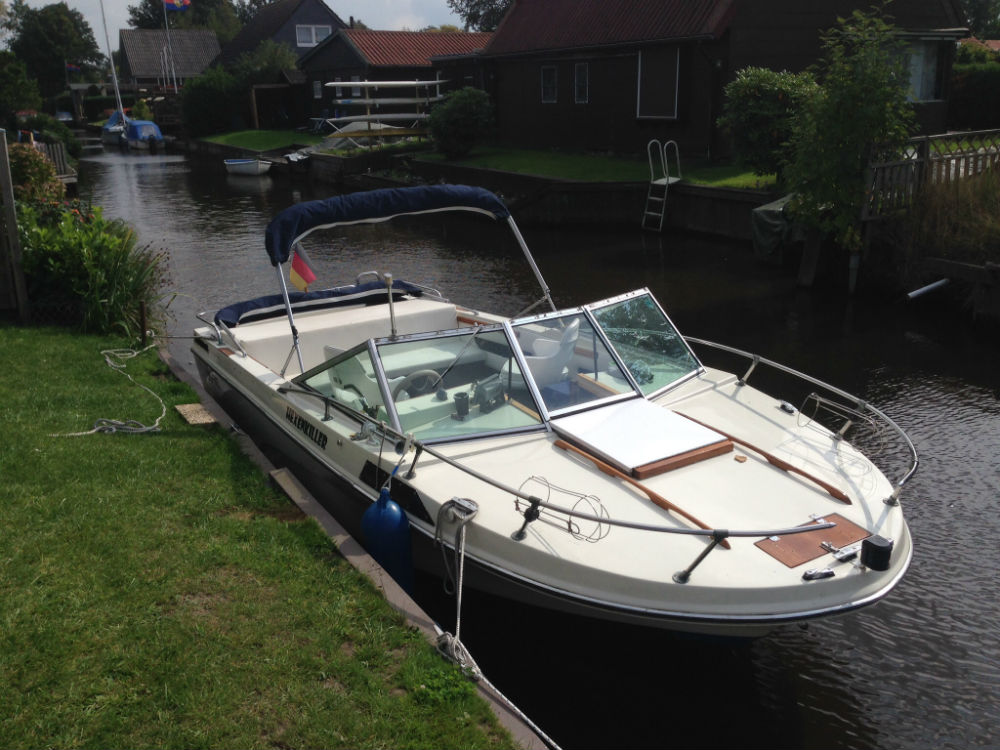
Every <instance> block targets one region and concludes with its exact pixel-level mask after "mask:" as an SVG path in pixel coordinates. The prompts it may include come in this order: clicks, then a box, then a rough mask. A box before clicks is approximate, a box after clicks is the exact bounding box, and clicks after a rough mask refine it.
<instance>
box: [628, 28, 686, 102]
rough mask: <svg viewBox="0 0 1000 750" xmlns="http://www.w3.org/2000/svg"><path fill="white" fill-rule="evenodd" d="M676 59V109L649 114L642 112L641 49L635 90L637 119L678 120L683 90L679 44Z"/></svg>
mask: <svg viewBox="0 0 1000 750" xmlns="http://www.w3.org/2000/svg"><path fill="white" fill-rule="evenodd" d="M675 55H676V56H675V59H674V111H673V114H668V115H648V114H643V113H642V83H643V78H642V50H639V71H638V73H639V74H638V76H637V78H638V81H637V87H636V91H635V117H636V119H637V120H676V119H677V107H678V102H679V96H680V90H681V48H680V45H678V46H677V49H676V52H675Z"/></svg>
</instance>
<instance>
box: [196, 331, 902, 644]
mask: <svg viewBox="0 0 1000 750" xmlns="http://www.w3.org/2000/svg"><path fill="white" fill-rule="evenodd" d="M193 351H194V353H195V361H196V363H197V367H198V372H199V376H200V378H201V380H202V383H203V384H204V386H205V388H206V390H207V392H208V393H209V394H210V395H211V396H212V397H213V399H215V400H216V401H217V402H218V403H219V404H220V406H221V407H222V408H223V409H224V410H225V411H226V413H227V414H228V415H229V416H230V417H231V418H232V419H233V420H234V422H235V425H236V426H237V428H238V429H239V430H240V431H241V432H243V433H245V434H246V435H247V436H248V437H249V438H250V439H251V440H253V441H254V443H255V444H256V445H257V447H258V448H259V449H260V450H261V452H262V453H264V455H265V456H266V457H267V458H268V459H269V460H271V461H272V463H274V464H275V465H277V466H282V467H287V468H289V469H290V470H291V471H292V472H293V473H294V474H295V476H296V478H297V479H298V480H299V481H300V482H301V483H302V484H303V485H304V486H305V487H306V488H307V489H308V490H309V491H310V492H311V493H312V494H313V496H314V497H315V498H316V499H317V501H318V502H319V503H320V504H321V505H322V506H323V507H324V508H325V509H326V510H327V511H328V512H329V513H330V514H331V515H333V516H334V517H335V518H336V519H337V521H338V522H339V523H340V524H341V525H342V526H344V528H345V529H346V530H347V532H348V533H349V534H351V536H353V537H354V538H355V539H357V540H358V541H359V542H360V543H361V544H362V545H365V544H366V540H365V537H364V534H363V532H362V525H361V519H362V516H363V514H364V512H365V511H366V510H367V509H368V508H369V507H370V506H371V505H372V503H373V502H374V501H375V499H376V498H377V495H378V492H377V490H376V489H375V486H374V483H373V482H372V483H364V482H363V481H362V479H361V477H358V476H353V475H352V474H351V473H350V472H349V471H346V470H345V469H344V468H343V467H336V466H331V465H330V464H329V463H327V462H324V461H320V460H318V459H317V458H316V457H315V455H314V454H313V453H311V452H310V451H308V450H306V449H305V448H304V447H303V442H302V440H301V439H300V438H301V436H300V434H299V433H298V432H297V431H296V430H294V429H291V428H289V425H288V422H287V420H286V419H284V418H283V417H282V415H281V414H280V413H278V411H276V410H274V409H268V408H262V406H261V404H260V401H258V400H257V399H256V398H254V397H253V394H249V393H248V392H247V391H246V390H245V389H243V388H241V387H240V385H239V384H238V383H237V382H236V381H235V379H234V378H233V377H232V373H231V372H228V371H227V369H226V368H225V367H216V366H214V365H213V358H212V355H211V353H210V352H207V353H206V351H204V350H201V349H199V348H198V347H197V346H196V347H195V349H194V350H193ZM401 484H402V485H404V486H406V485H405V483H404V482H402V481H401V480H394V487H396V488H399V486H400V485H401ZM395 494H396V493H395V491H394V496H395ZM411 502H412V501H411ZM417 502H418V503H419V499H418V500H417ZM401 504H402V503H401ZM407 510H408V511H409V515H410V520H411V525H410V528H411V532H412V550H413V564H414V568H415V569H416V570H419V571H421V572H423V573H426V574H428V575H431V576H433V577H436V578H441V579H442V580H443V579H444V578H445V577H446V576H447V575H448V572H447V571H446V570H445V567H444V563H443V561H442V551H441V547H442V546H443V547H444V548H445V549H446V550H447V551H448V555H449V558H450V557H451V556H452V555H453V553H454V545H453V544H452V543H451V542H452V538H451V536H450V533H449V535H448V536H447V537H446V538H445V539H444V540H443V541H441V542H440V543H436V542H435V538H434V536H435V532H434V524H433V523H432V522H431V523H427V522H425V521H421V520H418V519H417V515H418V514H415V513H414V512H413V511H414V508H413V507H412V505H411V507H409V508H407ZM421 510H422V509H421ZM419 515H424V516H425V517H426V515H427V514H426V512H422V513H420V514H419ZM905 542H906V543H905V546H902V549H905V555H906V559H905V560H903V561H897V563H896V565H895V566H894V570H896V574H895V576H894V578H893V580H892V581H890V582H889V583H888V584H887V585H884V586H883V587H881V588H880V590H879V591H878V592H877V593H876V594H874V595H868V596H865V597H862V598H858V599H851V600H849V601H844V602H841V603H838V604H836V605H835V606H824V607H817V608H814V609H804V610H799V611H794V612H785V613H782V614H777V615H773V616H761V615H755V616H739V615H735V616H704V615H693V614H691V613H687V612H684V611H680V610H679V609H677V610H675V609H670V608H669V605H665V607H664V608H663V609H659V608H651V607H641V606H628V605H625V604H622V603H621V602H614V601H608V600H606V599H602V598H600V597H599V596H586V595H580V594H578V593H576V592H571V591H567V590H563V589H560V588H558V587H555V586H547V585H544V584H543V583H540V582H539V581H537V580H531V579H529V578H527V577H524V576H520V575H517V574H514V573H512V572H511V571H509V570H506V569H504V568H503V567H501V566H499V565H496V564H491V563H489V562H488V561H485V560H483V559H480V558H479V557H477V556H476V554H475V553H474V552H472V551H467V554H466V560H465V576H464V580H465V585H466V586H468V587H470V588H472V589H475V590H477V591H480V592H483V593H485V594H487V595H490V596H495V597H498V598H501V599H506V600H511V601H515V602H518V603H520V604H523V605H527V606H532V607H540V608H544V609H548V610H553V611H556V612H560V613H564V614H566V615H568V616H571V617H586V618H590V619H594V620H601V621H606V622H613V623H617V624H621V625H627V626H640V627H646V628H655V629H663V630H670V631H677V632H685V633H692V634H698V635H706V636H712V637H724V638H757V637H761V636H764V635H767V634H768V633H770V632H772V631H773V630H775V629H776V628H779V627H782V626H784V625H787V624H791V623H797V622H802V621H806V620H811V619H815V618H819V617H826V616H830V615H835V614H843V613H846V612H850V611H852V610H856V609H859V608H862V607H865V606H868V605H871V604H874V603H876V602H877V601H879V600H880V599H881V598H883V597H884V596H885V595H886V594H888V593H889V591H890V590H891V589H892V588H893V587H894V586H895V585H896V583H897V582H898V581H899V579H900V578H902V575H903V573H904V572H905V570H906V569H907V567H908V565H909V561H910V555H911V547H910V544H909V539H908V538H907V539H906V540H905Z"/></svg>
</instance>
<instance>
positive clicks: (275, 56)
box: [230, 39, 299, 88]
mask: <svg viewBox="0 0 1000 750" xmlns="http://www.w3.org/2000/svg"><path fill="white" fill-rule="evenodd" d="M298 59H299V58H298V55H296V54H295V50H293V49H292V48H291V47H290V46H289V45H287V44H279V43H278V42H275V41H274V40H272V39H265V40H264V41H263V42H261V43H260V44H258V45H257V48H256V49H255V50H254V51H253V52H246V53H244V54H242V55H240V56H239V57H238V58H237V59H236V61H235V62H234V63H233V64H232V65H231V66H230V72H232V74H233V75H234V76H235V77H236V80H237V81H238V82H239V85H240V86H243V87H246V88H249V87H250V86H252V85H253V84H255V83H273V82H274V81H275V80H276V79H277V77H278V75H279V74H280V73H281V71H283V70H294V69H295V65H296V63H297V62H298Z"/></svg>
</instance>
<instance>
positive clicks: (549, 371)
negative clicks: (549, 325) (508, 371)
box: [524, 318, 580, 388]
mask: <svg viewBox="0 0 1000 750" xmlns="http://www.w3.org/2000/svg"><path fill="white" fill-rule="evenodd" d="M579 337H580V320H579V318H577V319H574V320H572V321H570V322H569V324H567V326H566V328H565V329H563V332H562V336H560V337H559V340H558V341H555V340H553V339H546V338H537V339H535V341H534V343H533V344H532V347H533V349H534V351H535V353H534V354H526V355H525V357H524V359H525V361H526V362H527V364H528V369H530V370H531V375H532V377H533V378H534V379H535V382H536V383H537V384H538V387H539V388H542V387H544V386H547V385H552V384H553V383H558V382H559V381H561V380H564V379H565V378H566V376H567V366H568V365H569V363H570V360H571V359H572V358H573V349H574V347H575V346H576V340H577V339H578V338H579Z"/></svg>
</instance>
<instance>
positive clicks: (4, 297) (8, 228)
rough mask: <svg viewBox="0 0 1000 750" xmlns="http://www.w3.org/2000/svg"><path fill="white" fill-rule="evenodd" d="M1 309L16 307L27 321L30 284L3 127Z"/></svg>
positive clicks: (0, 149)
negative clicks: (18, 225) (27, 276)
mask: <svg viewBox="0 0 1000 750" xmlns="http://www.w3.org/2000/svg"><path fill="white" fill-rule="evenodd" d="M0 203H2V208H3V210H2V212H0V310H12V309H15V308H16V309H17V318H18V321H19V322H20V323H21V324H22V325H23V324H25V323H27V322H28V319H29V317H30V308H29V306H28V287H27V285H26V284H25V282H24V271H23V270H22V268H21V242H20V240H19V239H18V236H17V211H16V210H15V208H14V181H13V179H11V176H10V156H9V154H8V152H7V131H6V130H4V129H3V128H0Z"/></svg>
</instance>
